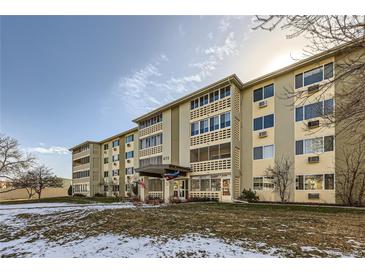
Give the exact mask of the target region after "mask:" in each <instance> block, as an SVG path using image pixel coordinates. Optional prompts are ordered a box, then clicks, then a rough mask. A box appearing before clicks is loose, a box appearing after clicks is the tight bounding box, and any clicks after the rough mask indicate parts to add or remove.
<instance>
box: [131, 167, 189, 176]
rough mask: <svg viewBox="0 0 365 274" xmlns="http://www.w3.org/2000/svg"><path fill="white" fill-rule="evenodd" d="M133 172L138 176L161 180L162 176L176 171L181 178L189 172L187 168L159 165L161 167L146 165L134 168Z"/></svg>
mask: <svg viewBox="0 0 365 274" xmlns="http://www.w3.org/2000/svg"><path fill="white" fill-rule="evenodd" d="M135 171H136V172H138V173H139V175H140V176H148V177H157V178H163V175H164V174H166V173H172V172H176V171H179V172H180V174H181V176H186V173H187V172H190V171H191V170H190V168H189V167H182V166H176V165H170V164H161V165H148V166H144V167H139V168H136V170H135Z"/></svg>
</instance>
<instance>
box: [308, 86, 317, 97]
mask: <svg viewBox="0 0 365 274" xmlns="http://www.w3.org/2000/svg"><path fill="white" fill-rule="evenodd" d="M317 91H319V85H313V86H310V87H308V90H307V93H308V95H312V94H313V93H316V92H317Z"/></svg>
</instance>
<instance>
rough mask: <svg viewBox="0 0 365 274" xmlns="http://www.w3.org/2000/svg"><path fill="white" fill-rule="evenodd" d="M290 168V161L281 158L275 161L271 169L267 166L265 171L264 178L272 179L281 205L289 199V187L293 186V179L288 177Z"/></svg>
mask: <svg viewBox="0 0 365 274" xmlns="http://www.w3.org/2000/svg"><path fill="white" fill-rule="evenodd" d="M292 166H293V162H292V161H291V160H289V159H288V158H285V157H281V159H279V160H275V164H274V166H273V167H271V166H269V167H268V168H267V169H266V170H265V176H267V177H272V178H273V182H274V185H275V188H274V190H275V191H276V192H278V193H279V196H280V200H281V202H282V203H285V202H287V201H288V200H289V197H290V187H291V186H292V185H293V178H292V177H291V176H290V169H291V167H292Z"/></svg>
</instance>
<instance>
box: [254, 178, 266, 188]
mask: <svg viewBox="0 0 365 274" xmlns="http://www.w3.org/2000/svg"><path fill="white" fill-rule="evenodd" d="M263 179H264V178H262V177H255V178H253V189H254V190H262V189H263V187H264V180H263Z"/></svg>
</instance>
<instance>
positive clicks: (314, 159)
mask: <svg viewBox="0 0 365 274" xmlns="http://www.w3.org/2000/svg"><path fill="white" fill-rule="evenodd" d="M308 163H309V164H314V163H319V156H311V157H308Z"/></svg>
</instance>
